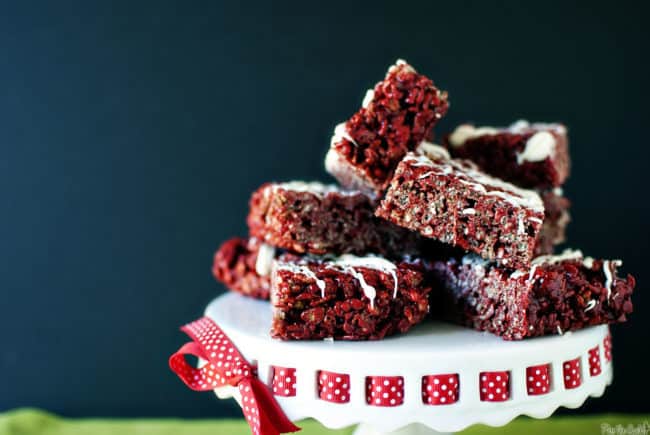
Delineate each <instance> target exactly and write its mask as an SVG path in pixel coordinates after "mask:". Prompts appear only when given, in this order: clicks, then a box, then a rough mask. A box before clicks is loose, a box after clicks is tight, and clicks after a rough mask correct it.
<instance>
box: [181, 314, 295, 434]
mask: <svg viewBox="0 0 650 435" xmlns="http://www.w3.org/2000/svg"><path fill="white" fill-rule="evenodd" d="M181 331H183V332H185V333H186V334H187V335H188V336H189V337H190V338H191V339H192V342H190V343H186V344H184V345H183V346H182V347H181V348H180V349H179V350H178V351H177V352H176V353H175V354H173V355H172V356H171V357H170V358H169V368H171V369H172V371H173V372H174V373H176V374H177V375H178V377H179V378H181V380H182V381H183V382H184V383H185V385H187V386H188V387H189V388H191V389H192V390H194V391H210V390H214V389H215V388H220V387H224V386H232V387H236V388H237V389H238V390H239V392H240V394H241V399H242V400H241V406H242V409H243V411H244V417H245V418H246V421H247V422H248V425H249V426H250V428H251V431H252V432H253V434H254V435H278V434H281V433H286V432H297V431H299V430H300V428H299V427H297V426H295V425H294V424H293V423H292V422H291V421H290V420H289V419H288V418H287V416H286V415H284V412H282V409H281V408H280V405H278V403H277V402H276V401H275V398H274V397H273V395H272V393H271V390H270V389H269V388H268V387H267V386H266V385H265V384H264V383H263V382H262V381H260V380H259V378H258V377H257V367H255V366H253V365H251V364H249V363H248V362H247V361H246V360H245V359H244V358H243V356H242V355H241V354H240V353H239V351H238V350H237V348H236V347H235V345H234V344H233V343H232V341H230V339H229V338H228V337H227V336H226V334H224V332H223V331H222V330H221V328H219V326H217V324H216V323H214V322H213V321H212V320H211V319H209V318H207V317H202V318H201V319H199V320H196V321H194V322H192V323H189V324H187V325H185V326H183V327H182V328H181ZM185 355H193V356H195V357H197V358H201V359H202V360H205V361H207V363H206V364H205V365H204V366H203V367H201V368H198V369H197V368H195V367H192V366H191V365H190V364H188V362H187V361H186V360H185Z"/></svg>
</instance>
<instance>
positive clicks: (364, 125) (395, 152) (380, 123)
mask: <svg viewBox="0 0 650 435" xmlns="http://www.w3.org/2000/svg"><path fill="white" fill-rule="evenodd" d="M448 106H449V103H448V102H447V93H446V92H443V91H440V90H439V89H438V88H436V87H435V86H434V84H433V82H432V81H431V80H430V79H428V78H427V77H425V76H423V75H421V74H418V73H417V72H416V71H415V70H414V69H413V67H412V66H410V65H409V64H407V63H406V62H404V61H403V60H398V61H397V63H396V64H395V65H393V66H391V67H390V68H389V70H388V73H387V74H386V78H385V79H384V80H383V81H381V82H379V83H377V84H376V85H375V88H374V90H373V89H370V90H368V92H367V93H366V96H365V98H364V100H363V104H362V107H361V109H359V111H358V112H357V113H355V114H354V115H353V116H352V118H350V119H349V120H348V121H347V122H344V123H341V124H339V125H338V126H337V127H336V129H335V131H334V136H333V137H332V140H331V145H330V150H329V152H328V153H327V157H326V158H325V168H326V170H327V172H329V173H330V174H332V175H333V176H334V177H335V178H336V179H337V180H338V181H339V182H340V183H341V184H342V185H343V186H345V187H347V188H352V189H360V190H363V191H365V192H367V193H373V192H374V193H381V192H383V191H384V189H385V187H386V185H387V184H388V182H389V181H390V178H391V176H392V174H393V171H394V170H395V167H396V166H397V164H398V163H399V161H400V160H401V159H402V157H404V155H405V154H406V153H407V152H408V151H410V150H413V149H414V148H415V147H416V146H417V145H418V144H419V143H420V142H422V141H423V140H424V139H430V138H431V136H432V130H433V126H434V125H435V124H436V123H437V122H438V120H439V119H440V118H442V117H443V116H444V115H445V113H447V108H448Z"/></svg>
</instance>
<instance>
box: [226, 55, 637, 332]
mask: <svg viewBox="0 0 650 435" xmlns="http://www.w3.org/2000/svg"><path fill="white" fill-rule="evenodd" d="M448 107H449V100H448V95H447V93H446V92H444V91H441V90H439V89H438V88H437V87H436V86H435V85H434V83H433V81H431V80H430V79H429V78H427V77H425V76H424V75H422V74H419V73H418V72H417V71H415V69H414V68H413V67H411V66H410V65H409V64H407V63H406V62H404V61H401V60H400V61H398V62H397V63H396V64H395V65H393V66H391V67H390V68H389V70H388V72H387V74H386V76H385V78H384V80H382V81H380V82H379V83H377V84H376V85H375V87H374V88H373V89H370V90H368V91H367V92H366V95H365V97H364V99H363V103H362V107H361V108H360V109H359V110H358V111H357V112H356V113H355V114H353V115H352V117H351V118H350V119H348V120H347V121H346V122H343V123H341V124H338V125H337V126H336V128H335V129H334V134H333V137H332V139H331V144H330V148H329V151H328V152H327V155H326V157H325V168H326V170H327V172H329V173H330V174H331V175H332V176H334V178H335V179H336V180H337V181H338V183H339V184H338V185H333V184H332V185H325V184H322V183H319V182H304V181H290V182H283V183H267V184H264V185H263V186H261V187H260V188H259V189H258V190H257V191H256V192H254V193H253V195H252V197H251V200H250V210H249V214H248V219H247V224H248V230H249V234H248V237H247V238H233V239H231V240H228V241H226V242H225V243H224V244H223V245H222V246H221V247H220V248H219V250H218V251H217V252H216V254H215V257H214V264H213V273H214V276H215V277H216V278H217V279H218V280H219V281H221V282H222V283H223V284H225V285H226V286H227V287H228V288H229V289H231V290H233V291H236V292H239V293H242V294H244V295H246V296H250V297H254V298H260V299H270V302H271V309H272V310H273V321H272V324H271V325H269V327H270V334H271V336H273V337H275V338H278V339H283V340H323V339H334V340H377V339H382V338H384V337H386V336H389V335H393V334H398V333H405V332H406V331H408V330H409V329H410V328H411V327H413V326H414V325H416V324H418V323H420V322H422V321H423V320H425V319H427V318H437V319H444V320H448V321H452V322H455V323H458V324H461V325H465V326H468V327H471V328H474V329H477V330H481V331H489V332H491V333H494V334H496V335H499V336H501V337H503V338H504V339H507V340H518V339H523V338H526V337H532V336H540V335H548V334H562V333H564V332H565V331H570V330H576V329H580V328H583V327H586V326H589V325H597V324H606V323H619V322H624V321H626V319H627V315H628V314H629V313H630V312H632V302H631V294H632V291H633V289H634V286H635V281H634V278H633V277H632V276H630V275H627V276H626V277H623V276H620V275H619V274H618V272H617V270H618V268H619V267H620V266H621V261H620V260H601V259H593V258H591V257H585V256H583V255H582V253H581V252H580V251H577V250H565V251H564V252H563V253H561V254H559V255H555V254H554V248H555V246H556V245H558V244H561V243H563V242H564V241H565V229H566V226H567V224H568V222H569V220H570V218H569V206H570V203H569V200H568V199H567V198H565V197H564V195H563V192H562V185H563V183H564V182H565V180H566V179H567V177H568V175H569V170H570V159H569V151H568V141H567V131H566V128H565V127H564V126H563V125H561V124H542V123H528V122H526V121H517V122H515V123H514V124H512V125H510V126H509V127H505V128H494V127H477V126H474V125H471V124H463V125H460V126H458V127H457V128H456V129H455V130H453V131H452V132H451V133H449V134H446V135H443V136H441V137H440V139H439V141H438V143H439V144H434V143H433V128H434V126H435V125H436V123H437V122H438V121H439V120H440V119H441V118H442V117H443V116H444V115H445V114H446V112H447V109H448Z"/></svg>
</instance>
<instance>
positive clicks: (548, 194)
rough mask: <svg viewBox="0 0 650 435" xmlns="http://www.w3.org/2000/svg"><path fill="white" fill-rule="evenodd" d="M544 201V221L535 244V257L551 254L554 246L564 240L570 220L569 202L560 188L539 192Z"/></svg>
mask: <svg viewBox="0 0 650 435" xmlns="http://www.w3.org/2000/svg"><path fill="white" fill-rule="evenodd" d="M540 196H541V197H542V201H543V202H544V223H543V224H542V229H541V230H540V232H539V239H538V240H537V245H535V257H537V256H539V255H546V254H552V253H553V250H554V247H555V246H556V245H559V244H560V243H564V242H565V240H566V227H567V225H568V224H569V222H570V221H571V215H570V214H569V208H570V207H571V202H570V201H569V200H568V199H567V198H566V197H565V196H564V194H563V193H562V189H560V188H558V187H556V188H554V189H552V190H546V191H543V192H540Z"/></svg>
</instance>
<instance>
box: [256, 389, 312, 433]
mask: <svg viewBox="0 0 650 435" xmlns="http://www.w3.org/2000/svg"><path fill="white" fill-rule="evenodd" d="M246 381H248V382H250V388H251V390H252V391H253V394H254V396H255V400H256V401H257V404H258V410H259V416H260V420H259V421H260V434H261V435H278V434H283V433H289V432H298V431H299V430H300V428H299V427H298V426H296V425H295V424H293V423H292V422H291V420H289V419H288V418H287V416H286V415H285V414H284V411H282V408H280V405H278V402H277V401H276V400H275V398H274V397H273V393H271V390H270V388H269V387H267V386H266V385H265V384H264V383H263V382H262V381H260V380H259V379H258V378H256V377H254V378H250V379H249V380H248V379H247V380H246ZM246 381H244V382H246Z"/></svg>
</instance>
